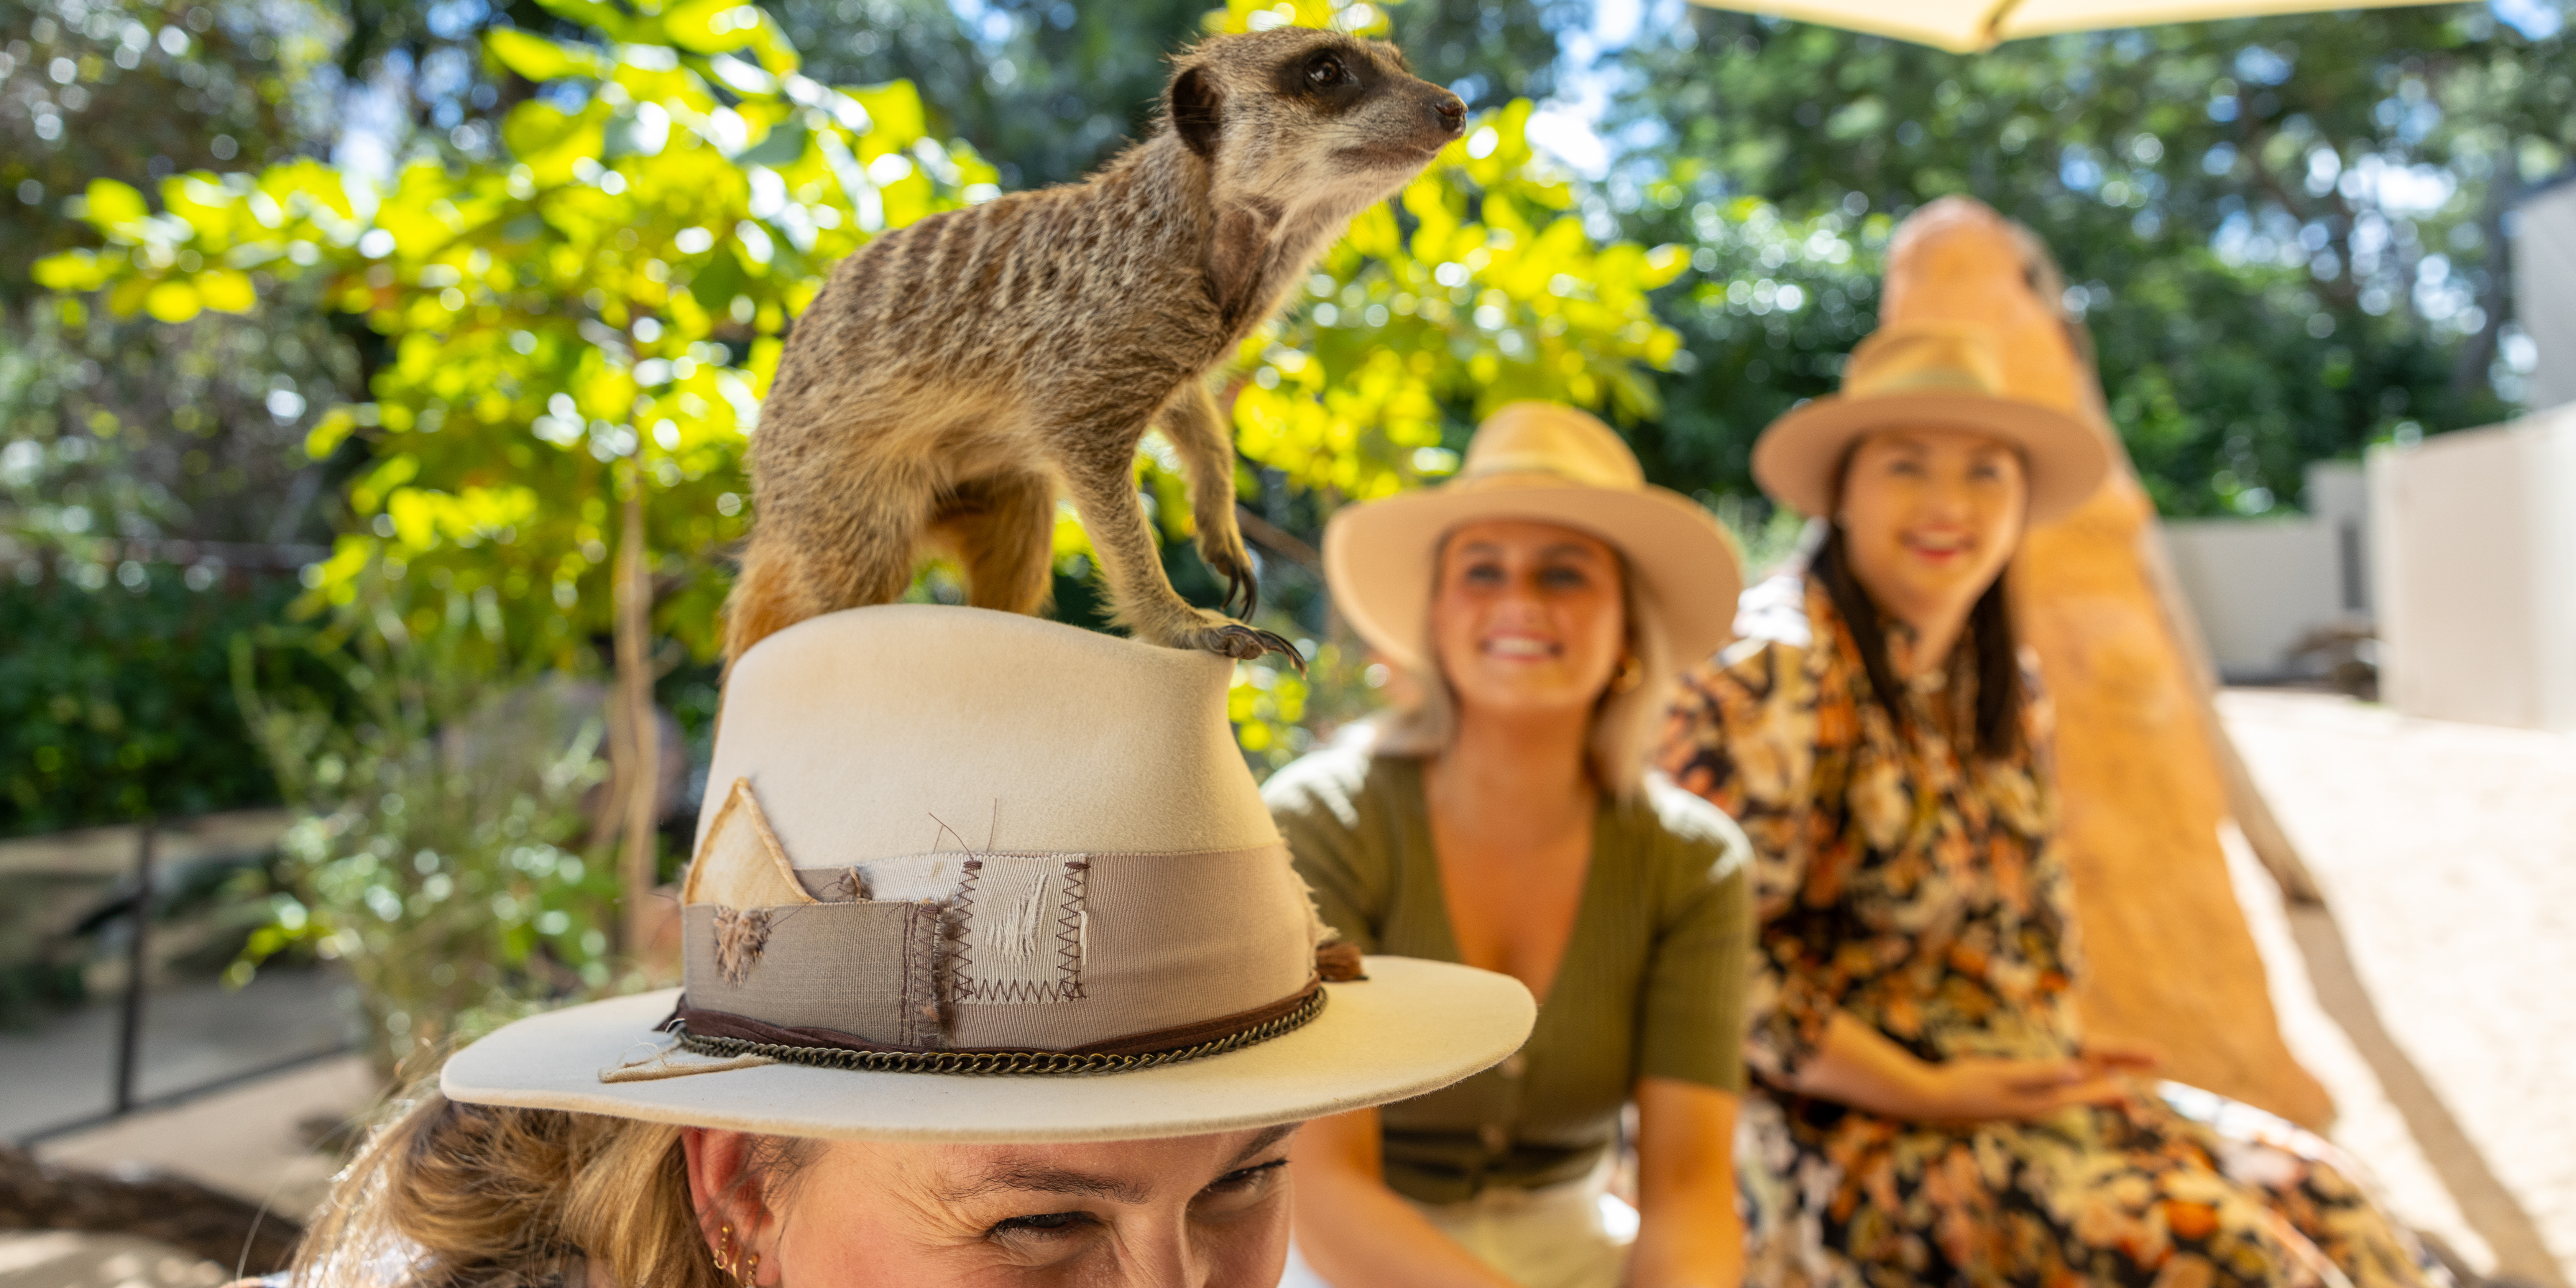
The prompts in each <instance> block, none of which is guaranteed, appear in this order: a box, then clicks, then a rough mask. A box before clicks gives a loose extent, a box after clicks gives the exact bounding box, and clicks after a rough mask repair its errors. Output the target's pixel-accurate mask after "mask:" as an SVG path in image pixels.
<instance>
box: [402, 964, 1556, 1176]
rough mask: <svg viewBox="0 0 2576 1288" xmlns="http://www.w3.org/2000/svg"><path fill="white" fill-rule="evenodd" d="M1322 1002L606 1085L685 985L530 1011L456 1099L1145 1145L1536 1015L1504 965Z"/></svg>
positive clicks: (1379, 1086)
mask: <svg viewBox="0 0 2576 1288" xmlns="http://www.w3.org/2000/svg"><path fill="white" fill-rule="evenodd" d="M1364 970H1365V972H1366V974H1367V975H1368V978H1367V979H1365V980H1359V981H1355V982H1352V983H1348V984H1327V985H1325V986H1324V988H1325V990H1326V992H1327V993H1328V994H1329V1000H1327V1001H1326V1003H1325V1005H1324V1008H1323V1010H1322V1011H1321V1012H1320V1013H1318V1014H1317V1015H1316V1016H1315V1018H1314V1019H1313V1020H1311V1021H1309V1022H1308V1023H1307V1024H1306V1025H1305V1026H1303V1027H1301V1028H1299V1029H1296V1030H1295V1031H1293V1032H1289V1033H1285V1034H1282V1035H1280V1036H1278V1037H1275V1038H1272V1039H1270V1040H1268V1041H1266V1042H1261V1043H1257V1044H1255V1045H1253V1046H1249V1047H1244V1048H1242V1049H1240V1050H1236V1051H1230V1052H1227V1053H1225V1054H1223V1055H1215V1056H1209V1057H1206V1058H1204V1059H1200V1060H1192V1061H1188V1062H1186V1063H1182V1064H1171V1065H1161V1066H1157V1067H1155V1068H1150V1069H1140V1070H1134V1071H1130V1072H1121V1073H1091V1074H1044V1075H967V1074H935V1073H891V1072H888V1073H880V1072H860V1071H851V1070H842V1069H827V1068H821V1067H817V1066H813V1065H802V1064H767V1065H759V1066H755V1067H752V1068H740V1069H725V1070H721V1071H717V1072H708V1073H693V1074H689V1075H687V1076H684V1077H673V1078H659V1079H653V1080H648V1081H634V1082H602V1081H601V1080H600V1076H599V1075H600V1071H601V1070H602V1069H606V1068H611V1067H614V1066H616V1065H618V1064H620V1063H621V1062H623V1061H624V1060H626V1059H628V1058H631V1057H632V1055H633V1054H634V1053H635V1052H636V1051H637V1050H638V1049H639V1044H641V1043H646V1042H649V1041H650V1040H652V1039H653V1038H654V1037H655V1036H656V1035H655V1034H654V1032H653V1026H654V1025H656V1024H658V1023H660V1022H661V1021H662V1019H663V1017H665V1016H667V1015H669V1014H670V1013H671V1006H672V1003H673V1001H674V1000H675V999H676V998H677V997H678V990H677V989H665V990H663V991H661V992H656V993H639V994H636V995H634V996H631V997H620V998H614V999H611V1000H609V1001H604V1002H592V1003H589V1004H587V1005H583V1006H574V1007H568V1008H566V1009H564V1010H560V1011H553V1012H549V1013H547V1014H544V1015H538V1016H533V1017H530V1018H528V1019H524V1020H520V1021H519V1022H517V1023H515V1024H511V1025H509V1026H507V1027H505V1028H503V1029H501V1030H500V1031H498V1032H496V1033H494V1034H492V1035H491V1036H489V1037H486V1038H484V1039H483V1040H482V1041H480V1042H476V1043H475V1044H473V1045H472V1046H469V1047H467V1048H465V1049H464V1050H463V1051H460V1052H458V1053H456V1055H455V1056H453V1057H452V1058H450V1059H449V1060H448V1062H447V1066H446V1068H445V1069H444V1070H443V1071H442V1072H441V1074H440V1077H439V1089H440V1090H441V1092H443V1093H444V1094H445V1095H446V1096H447V1098H448V1099H450V1100H457V1101H463V1102H467V1103H471V1104H483V1105H512V1106H517V1107H520V1108H527V1109H561V1110H568V1111H570V1112H573V1113H586V1114H607V1115H610V1116H613V1117H618V1118H636V1119H642V1120H644V1121H647V1122H660V1123H675V1124H679V1125H682V1126H689V1127H714V1128H721V1129H726V1130H731V1131H746V1132H758V1133H761V1134H764V1135H775V1136H807V1137H820V1138H825V1139H841V1140H892V1141H921V1142H934V1143H951V1144H1038V1143H1045V1142H1054V1141H1083V1140H1142V1139H1148V1138H1153V1137H1163V1136H1197V1135H1203V1134H1206V1133H1210V1132H1222V1131H1240V1130H1244V1129H1246V1128H1254V1127H1270V1126H1276V1125H1278V1124H1280V1123H1293V1122H1304V1121H1306V1120H1307V1119H1310V1118H1320V1117H1324V1116H1326V1115H1329V1114H1338V1113H1346V1112H1348V1111H1351V1110H1354V1109H1367V1108H1371V1107H1374V1106H1377V1105H1383V1104H1388V1103H1391V1102H1394V1101H1398V1100H1405V1099H1409V1098H1411V1097H1414V1096H1418V1095H1421V1094H1423V1093H1425V1092H1429V1091H1435V1090H1438V1089H1439V1088H1441V1087H1445V1086H1448V1085H1449V1084H1450V1083H1453V1082H1456V1081H1458V1080H1459V1079H1461V1078H1464V1077H1467V1076H1468V1075H1470V1074H1474V1073H1477V1072H1479V1071H1481V1070H1483V1069H1486V1068H1488V1067H1491V1066H1492V1065H1495V1064H1498V1063H1500V1062H1501V1061H1502V1060H1503V1058H1504V1057H1506V1056H1508V1055H1510V1054H1511V1053H1512V1052H1514V1051H1517V1050H1519V1049H1520V1046H1521V1043H1522V1042H1524V1041H1526V1040H1527V1039H1528V1037H1529V1032H1530V1026H1531V1025H1532V1024H1533V1023H1535V1022H1536V1019H1537V1015H1538V1010H1537V1005H1536V1003H1534V1002H1532V1001H1531V1000H1530V995H1529V990H1528V989H1526V988H1523V987H1522V986H1521V984H1520V981H1518V980H1515V979H1513V978H1511V977H1510V976H1508V975H1498V974H1495V973H1493V972H1491V971H1482V970H1476V969H1473V968H1471V967H1467V966H1459V965H1453V964H1450V963H1447V962H1433V961H1421V960H1417V959H1413V958H1407V957H1371V958H1367V959H1366V962H1365V966H1364Z"/></svg>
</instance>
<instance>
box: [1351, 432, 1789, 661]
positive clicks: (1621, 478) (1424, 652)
mask: <svg viewBox="0 0 2576 1288" xmlns="http://www.w3.org/2000/svg"><path fill="white" fill-rule="evenodd" d="M1480 519H1525V520H1531V521H1535V522H1540V523H1553V524H1557V525H1559V526H1561V527H1566V528H1571V529H1574V530H1575V531H1577V532H1582V533H1586V534H1589V535H1591V536H1593V537H1597V538H1599V539H1600V540H1602V541H1604V542H1606V543H1608V544H1609V545H1610V547H1611V548H1612V549H1614V550H1617V551H1618V552H1619V557H1620V558H1621V559H1622V560H1623V561H1624V562H1625V563H1626V566H1627V570H1628V574H1629V576H1630V577H1631V578H1633V579H1634V581H1635V582H1636V584H1637V587H1638V589H1639V590H1641V591H1642V592H1643V593H1644V594H1645V595H1646V596H1647V597H1648V598H1649V599H1650V600H1651V601H1652V603H1653V604H1654V606H1655V609H1656V610H1657V613H1658V615H1659V616H1660V617H1661V618H1662V620H1663V626H1664V636H1665V644H1666V646H1667V649H1668V654H1667V656H1668V658H1669V659H1670V662H1671V665H1672V666H1674V667H1676V668H1680V667H1688V666H1691V665H1694V664H1696V663H1698V662H1699V661H1700V660H1701V659H1703V658H1706V657H1708V656H1710V655H1711V654H1713V653H1715V652H1717V650H1718V649H1719V648H1720V647H1722V646H1724V645H1725V643H1726V642H1727V640H1729V639H1731V638H1733V635H1734V623H1735V598H1736V595H1737V594H1738V593H1739V592H1741V591H1742V590H1743V588H1744V571H1743V564H1742V562H1741V561H1740V560H1739V559H1738V558H1737V556H1736V551H1735V541H1734V539H1733V538H1731V537H1729V536H1728V535H1727V534H1726V528H1725V526H1724V525H1722V524H1720V523H1719V522H1718V521H1717V519H1716V517H1715V516H1714V515H1711V514H1710V513H1709V512H1708V511H1707V510H1704V509H1702V508H1700V507H1699V506H1698V505H1697V504H1695V503H1693V502H1692V501H1691V500H1690V498H1688V497H1685V496H1683V495H1681V494H1680V493H1678V492H1674V491H1671V490H1669V489H1667V488H1660V487H1656V486H1654V485H1652V484H1650V483H1648V482H1646V476H1645V471H1643V470H1641V469H1639V468H1638V466H1637V457H1636V455H1635V454H1634V453H1632V452H1630V451H1629V450H1628V445H1627V444H1626V443H1624V442H1622V441H1620V439H1619V435H1618V434H1616V433H1615V432H1613V431H1612V430H1611V428H1610V427H1609V426H1608V425H1604V424H1602V423H1601V421H1600V420H1599V419H1598V418H1597V417H1594V416H1592V415H1590V414H1589V413H1586V412H1584V411H1582V410H1580V409H1577V408H1573V407H1568V406H1565V405H1563V404H1561V403H1548V402H1516V403H1508V404H1506V405H1504V406H1502V407H1500V408H1497V409H1495V411H1494V412H1493V414H1492V415H1489V416H1487V417H1486V418H1485V420H1484V423H1483V424H1481V425H1478V426H1477V427H1476V436H1475V437H1474V438H1472V439H1470V440H1469V441H1468V443H1467V452H1466V456H1465V459H1464V460H1462V461H1461V462H1460V463H1459V468H1458V474H1457V476H1456V477H1455V478H1453V479H1451V480H1449V481H1448V482H1446V483H1442V484H1440V485H1438V486H1436V487H1429V488H1424V489H1422V490H1420V491H1417V492H1407V493H1403V494H1400V495H1397V496H1391V497H1387V498H1384V499H1382V500H1376V501H1365V502H1362V503H1360V504H1358V505H1353V506H1348V507H1345V508H1344V509H1343V510H1342V511H1341V512H1340V513H1338V514H1336V515H1334V516H1333V519H1332V522H1331V523H1329V524H1326V525H1325V528H1324V576H1325V579H1326V580H1327V581H1328V582H1330V583H1331V585H1332V588H1333V603H1334V604H1335V605H1336V606H1337V607H1338V608H1340V610H1341V612H1342V616H1343V617H1344V618H1345V619H1347V620H1348V621H1349V622H1350V624H1351V628H1352V629H1354V630H1356V631H1358V632H1359V634H1360V638H1362V639H1365V640H1367V641H1368V642H1369V644H1370V646H1371V647H1373V648H1375V649H1377V651H1378V652H1380V653H1382V654H1384V655H1385V656H1386V657H1387V658H1388V659H1389V660H1390V661H1393V662H1395V663H1396V664H1397V665H1400V666H1403V667H1406V668H1408V669H1411V670H1415V671H1424V670H1427V669H1428V668H1429V666H1430V656H1431V649H1430V640H1429V636H1430V617H1431V591H1432V580H1433V578H1434V577H1435V576H1436V575H1437V568H1436V566H1435V565H1436V564H1437V563H1438V555H1439V551H1440V543H1441V541H1442V540H1443V539H1444V538H1445V537H1446V536H1447V535H1448V534H1449V532H1450V531H1451V530H1452V529H1454V528H1456V527H1457V526H1458V525H1460V524H1462V523H1468V522H1472V521H1475V520H1480Z"/></svg>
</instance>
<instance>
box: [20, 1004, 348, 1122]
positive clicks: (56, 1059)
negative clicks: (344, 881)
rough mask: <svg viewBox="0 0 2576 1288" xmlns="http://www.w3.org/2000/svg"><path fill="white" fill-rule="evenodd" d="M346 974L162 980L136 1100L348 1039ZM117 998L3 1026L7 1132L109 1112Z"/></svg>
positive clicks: (148, 1021) (147, 1013)
mask: <svg viewBox="0 0 2576 1288" xmlns="http://www.w3.org/2000/svg"><path fill="white" fill-rule="evenodd" d="M343 987H345V983H344V981H342V979H341V978H340V977H339V976H338V975H337V974H335V973H332V972H329V971H324V970H318V969H317V970H266V971H261V972H260V973H259V974H258V976H257V977H255V978H253V979H252V980H251V982H250V983H249V984H248V985H246V986H244V987H242V988H238V989H228V988H225V987H224V986H223V985H222V984H221V983H219V982H217V981H215V980H212V979H183V980H175V981H171V982H168V983H164V984H158V985H156V986H155V987H154V989H153V990H152V991H151V992H150V993H149V994H148V995H147V997H146V1000H145V1002H144V1007H143V1051H142V1061H141V1066H140V1069H139V1074H140V1076H139V1077H138V1078H137V1079H136V1083H137V1086H136V1095H137V1098H138V1099H142V1100H151V1099H154V1098H157V1097H161V1096H166V1095H170V1094H172V1093H175V1092H180V1091H184V1090H187V1089H189V1088H192V1087H199V1086H203V1085H205V1084H207V1083H209V1082H214V1081H217V1080H219V1079H223V1078H227V1077H232V1076H237V1075H240V1074H242V1073H246V1072H250V1071H253V1070H258V1069H264V1068H267V1067H270V1066H273V1065H276V1064H279V1063H282V1062H285V1061H288V1060H292V1059H294V1058H295V1057H297V1056H301V1055H310V1054H314V1053H317V1052H324V1051H336V1050H338V1049H340V1048H341V1047H342V1046H344V1045H345V1044H346V1042H347V1035H348V1029H349V1023H348V1020H347V1019H346V1018H345V1017H346V1014H347V1009H346V1007H345V1006H344V1005H343V1004H342V1002H341V999H340V998H339V992H340V990H341V989H342V988H343ZM122 1015H123V1013H122V1010H121V1009H120V1005H119V999H116V998H102V999H98V1000H96V1001H93V1002H91V1003H90V1004H89V1005H87V1006H83V1007H81V1008H80V1009H78V1010H75V1011H71V1012H68V1013H65V1014H62V1015H58V1016H54V1017H51V1018H49V1019H47V1020H46V1021H45V1022H44V1023H43V1024H42V1025H41V1026H40V1027H38V1028H36V1029H35V1030H33V1031H31V1032H26V1033H0V1086H6V1087H7V1088H8V1094H7V1095H5V1096H0V1139H6V1140H20V1139H24V1138H26V1137H28V1136H31V1135H34V1134H36V1133H39V1132H42V1131H45V1130H47V1129H49V1128H57V1127H60V1126H62V1125H64V1124H68V1123H72V1122H76V1121H79V1120H82V1119H87V1118H91V1117H94V1116H96V1115H100V1114H103V1113H105V1112H106V1111H107V1110H108V1108H109V1106H110V1105H111V1104H112V1102H113V1100H114V1096H115V1091H114V1087H115V1083H114V1078H115V1070H116V1041H117V1033H118V1029H119V1027H120V1025H121V1024H122Z"/></svg>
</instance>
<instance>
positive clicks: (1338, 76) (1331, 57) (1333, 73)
mask: <svg viewBox="0 0 2576 1288" xmlns="http://www.w3.org/2000/svg"><path fill="white" fill-rule="evenodd" d="M1350 78H1351V69H1350V68H1349V67H1348V66H1346V65H1344V64H1343V62H1342V56H1341V55H1340V54H1326V55H1324V56H1323V57H1321V58H1318V59H1316V60H1315V61H1313V62H1311V63H1308V64H1306V83H1308V84H1310V85H1339V84H1342V83H1343V82H1345V81H1348V80H1349V79H1350Z"/></svg>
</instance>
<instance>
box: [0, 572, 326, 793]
mask: <svg viewBox="0 0 2576 1288" xmlns="http://www.w3.org/2000/svg"><path fill="white" fill-rule="evenodd" d="M233 576H234V577H235V578H240V579H242V580H244V581H245V582H246V583H247V584H245V585H243V586H240V587H237V588H235V589H234V590H233V591H232V592H230V593H224V592H222V591H219V590H217V589H215V588H212V587H208V586H205V585H204V584H203V583H202V582H198V583H195V584H190V583H189V582H185V581H183V580H182V578H181V576H180V575H179V574H177V573H176V572H175V571H174V570H171V569H168V568H161V569H158V570H148V569H146V568H145V567H144V565H141V564H133V565H130V567H129V568H128V570H127V578H128V580H124V581H114V582H110V583H109V584H103V585H101V586H99V587H96V588H92V587H88V586H84V585H82V584H81V583H79V582H76V581H72V580H68V579H60V578H55V579H46V580H43V581H40V582H38V583H36V584H33V585H29V584H24V583H21V582H19V581H18V580H17V579H15V578H11V579H10V580H9V581H8V582H6V583H0V639H5V640H7V641H9V646H8V647H7V648H5V649H0V836H14V835H20V834H27V833H41V832H52V831H59V830H61V829H64V828H70V827H77V826H81V825H84V824H90V823H99V822H107V821H111V820H123V819H138V818H151V817H156V816H163V817H177V816H184V815H190V814H202V813H206V812H208V811H212V810H219V809H228V808H234V807H238V806H242V805H248V804H257V803H260V802H264V801H268V800H272V799H274V798H275V793H276V788H275V786H274V784H273V783H272V782H271V781H270V778H269V775H268V772H267V770H266V768H265V767H264V766H262V765H261V763H260V761H259V759H258V757H257V756H256V755H253V754H249V753H250V750H251V749H250V748H249V746H248V745H247V739H246V738H245V736H244V735H243V734H242V732H241V717H240V715H239V713H238V712H237V711H236V710H235V708H234V706H233V695H232V677H231V673H230V671H229V669H228V665H227V663H226V661H225V656H226V650H227V648H228V647H229V643H230V641H231V639H232V637H233V636H234V635H236V634H238V633H240V632H243V631H248V630H254V629H257V628H259V627H261V626H263V625H266V624H267V623H269V622H272V621H274V620H276V619H277V617H278V616H279V614H280V613H282V612H283V610H284V609H285V606H286V603H287V601H288V600H289V599H291V598H292V597H293V596H294V594H295V593H296V591H297V590H298V587H297V586H296V584H295V579H294V578H293V577H291V576H289V577H278V576H269V577H265V578H258V579H249V578H242V577H241V574H238V573H236V574H233ZM264 678H265V679H266V681H267V682H269V683H271V684H280V685H284V684H294V683H303V684H308V685H312V686H314V687H315V688H317V689H318V690H320V691H322V692H324V693H326V694H327V693H328V692H329V688H330V685H329V678H330V677H329V676H328V675H327V674H326V673H321V672H318V671H316V670H315V669H313V668H311V667H298V666H296V665H295V660H294V659H291V658H279V659H273V660H272V662H271V673H270V674H269V675H268V676H266V677H264ZM210 731H211V732H212V733H213V734H214V736H207V735H208V734H209V732H210Z"/></svg>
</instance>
